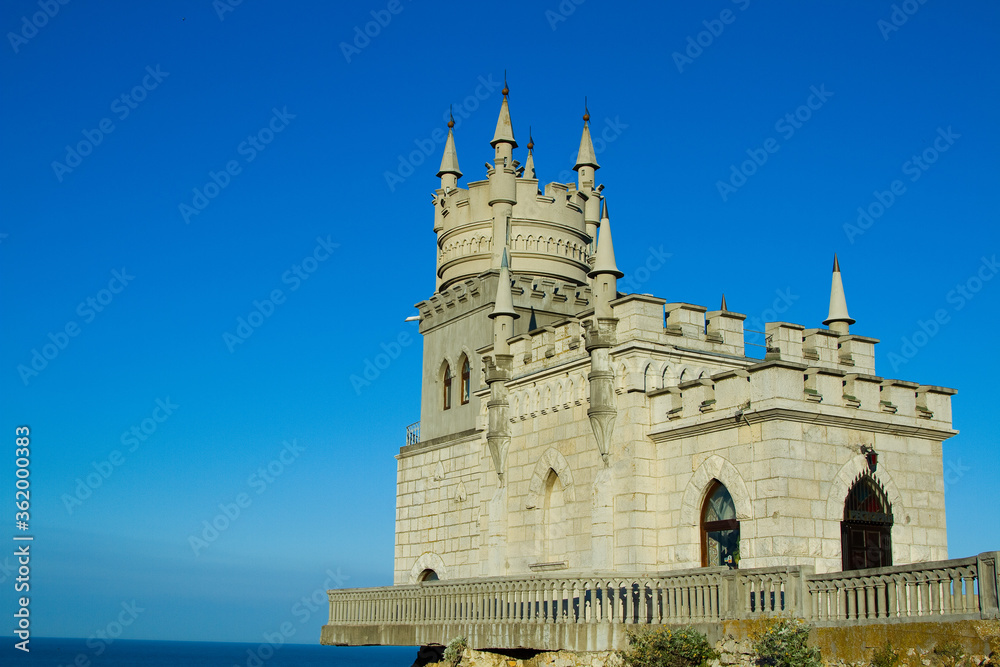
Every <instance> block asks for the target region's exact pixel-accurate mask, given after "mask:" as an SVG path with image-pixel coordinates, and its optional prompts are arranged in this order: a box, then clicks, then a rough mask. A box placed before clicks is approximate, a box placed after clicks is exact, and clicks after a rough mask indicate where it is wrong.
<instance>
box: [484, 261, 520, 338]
mask: <svg viewBox="0 0 1000 667" xmlns="http://www.w3.org/2000/svg"><path fill="white" fill-rule="evenodd" d="M501 315H507V316H509V317H513V318H514V319H515V320H516V319H517V318H519V317H520V315H518V314H517V311H515V310H514V298H513V297H512V296H511V294H510V266H509V264H508V263H507V249H506V248H504V250H503V259H502V260H500V282H499V283H498V284H497V298H496V302H495V303H494V304H493V312H492V313H490V314H489V318H490V319H491V320H492V319H494V318H497V317H500V316H501Z"/></svg>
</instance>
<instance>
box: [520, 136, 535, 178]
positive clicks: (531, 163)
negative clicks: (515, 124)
mask: <svg viewBox="0 0 1000 667" xmlns="http://www.w3.org/2000/svg"><path fill="white" fill-rule="evenodd" d="M521 178H535V140H534V139H532V138H531V128H530V127H529V128H528V159H526V160H525V161H524V173H523V174H522V175H521Z"/></svg>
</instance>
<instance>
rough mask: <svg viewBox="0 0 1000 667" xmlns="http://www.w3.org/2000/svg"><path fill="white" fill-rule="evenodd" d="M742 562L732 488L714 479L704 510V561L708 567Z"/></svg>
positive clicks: (702, 523) (702, 521)
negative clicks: (730, 489) (730, 490)
mask: <svg viewBox="0 0 1000 667" xmlns="http://www.w3.org/2000/svg"><path fill="white" fill-rule="evenodd" d="M739 561H740V522H739V521H737V520H736V505H735V504H733V497H732V496H731V495H729V490H728V489H727V488H726V486H725V485H724V484H723V483H722V482H720V481H719V480H715V481H713V482H712V486H711V487H709V489H708V495H707V496H706V497H705V505H704V507H702V510H701V564H702V565H704V566H707V567H717V566H719V565H729V566H730V567H736V565H737V564H738V563H739Z"/></svg>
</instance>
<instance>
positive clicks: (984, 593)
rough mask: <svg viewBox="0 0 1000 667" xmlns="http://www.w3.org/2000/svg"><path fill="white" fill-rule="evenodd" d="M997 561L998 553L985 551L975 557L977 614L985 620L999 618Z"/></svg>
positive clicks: (999, 595)
mask: <svg viewBox="0 0 1000 667" xmlns="http://www.w3.org/2000/svg"><path fill="white" fill-rule="evenodd" d="M997 561H1000V551H987V552H985V553H981V554H979V555H978V556H976V573H977V575H978V579H979V613H980V615H981V616H982V618H985V619H990V618H1000V572H998V568H997ZM970 588H971V586H970Z"/></svg>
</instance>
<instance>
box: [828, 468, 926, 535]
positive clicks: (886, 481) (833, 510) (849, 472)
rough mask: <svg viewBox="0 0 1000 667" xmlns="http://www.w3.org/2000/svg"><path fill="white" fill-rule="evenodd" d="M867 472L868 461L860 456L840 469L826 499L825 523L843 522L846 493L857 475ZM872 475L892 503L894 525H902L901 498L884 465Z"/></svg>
mask: <svg viewBox="0 0 1000 667" xmlns="http://www.w3.org/2000/svg"><path fill="white" fill-rule="evenodd" d="M867 471H868V461H867V460H866V459H865V457H864V456H863V455H861V454H858V455H857V456H855V457H853V458H852V459H851V460H850V461H848V462H847V463H845V464H844V465H843V466H842V467H841V468H840V470H839V471H838V472H837V475H836V476H835V477H834V478H833V484H832V485H831V486H830V493H829V494H828V495H827V497H826V519H827V521H838V522H839V521H842V520H843V518H844V500H845V499H846V498H847V492H848V491H850V490H851V485H852V484H854V480H856V479H857V478H858V475H860V474H862V473H864V472H867ZM872 475H873V476H874V477H875V479H877V480H878V481H879V483H880V484H881V485H882V488H883V489H885V493H886V495H887V496H888V497H889V502H890V503H892V514H893V517H894V521H893V523H894V525H900V524H903V523H904V521H903V517H904V516H905V515H906V508H905V507H904V505H903V497H902V496H901V495H900V493H899V488H898V487H897V486H896V482H894V481H893V479H892V477H891V476H890V475H889V473H888V472H886V470H885V466H884V465H881V466H879V469H878V470H876V471H875V472H874V473H872Z"/></svg>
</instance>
